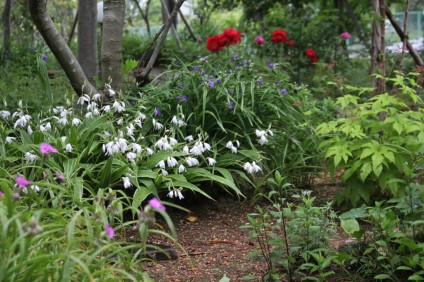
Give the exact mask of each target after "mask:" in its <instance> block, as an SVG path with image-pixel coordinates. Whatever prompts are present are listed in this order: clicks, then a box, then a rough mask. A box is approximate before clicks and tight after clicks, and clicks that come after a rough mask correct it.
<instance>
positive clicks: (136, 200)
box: [131, 186, 152, 210]
mask: <svg viewBox="0 0 424 282" xmlns="http://www.w3.org/2000/svg"><path fill="white" fill-rule="evenodd" d="M150 194H152V191H151V190H150V189H149V188H147V187H143V186H142V187H140V188H137V190H135V192H134V196H133V201H132V204H131V206H132V207H133V208H134V209H137V210H139V209H140V206H141V203H142V202H143V201H144V200H145V199H146V198H147V196H149V195H150Z"/></svg>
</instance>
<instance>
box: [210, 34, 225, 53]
mask: <svg viewBox="0 0 424 282" xmlns="http://www.w3.org/2000/svg"><path fill="white" fill-rule="evenodd" d="M222 47H224V45H223V44H222V39H221V35H220V34H218V35H214V36H212V37H209V36H208V40H207V43H206V48H207V49H208V50H209V51H211V52H216V51H219V50H221V49H222Z"/></svg>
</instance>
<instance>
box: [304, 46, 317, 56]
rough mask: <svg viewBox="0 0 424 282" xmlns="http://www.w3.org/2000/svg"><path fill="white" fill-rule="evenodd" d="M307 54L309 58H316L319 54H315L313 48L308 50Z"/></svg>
mask: <svg viewBox="0 0 424 282" xmlns="http://www.w3.org/2000/svg"><path fill="white" fill-rule="evenodd" d="M305 53H306V56H308V57H309V58H311V57H316V55H317V53H315V51H314V49H312V48H308V49H306V51H305Z"/></svg>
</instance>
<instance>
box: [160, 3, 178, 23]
mask: <svg viewBox="0 0 424 282" xmlns="http://www.w3.org/2000/svg"><path fill="white" fill-rule="evenodd" d="M174 7H175V2H174V1H173V0H163V1H162V22H163V24H166V23H167V22H168V19H169V16H170V14H171V12H172V11H173V10H174ZM172 24H173V27H174V28H175V29H177V18H176V17H175V19H174V20H173V21H172Z"/></svg>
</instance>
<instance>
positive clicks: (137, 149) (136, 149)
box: [131, 143, 143, 154]
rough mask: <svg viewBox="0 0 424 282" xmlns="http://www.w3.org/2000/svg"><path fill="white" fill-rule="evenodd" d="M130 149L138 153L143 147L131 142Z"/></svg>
mask: <svg viewBox="0 0 424 282" xmlns="http://www.w3.org/2000/svg"><path fill="white" fill-rule="evenodd" d="M131 149H132V151H133V152H134V153H136V154H140V153H141V152H142V151H143V148H141V146H140V145H139V144H137V143H132V144H131Z"/></svg>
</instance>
